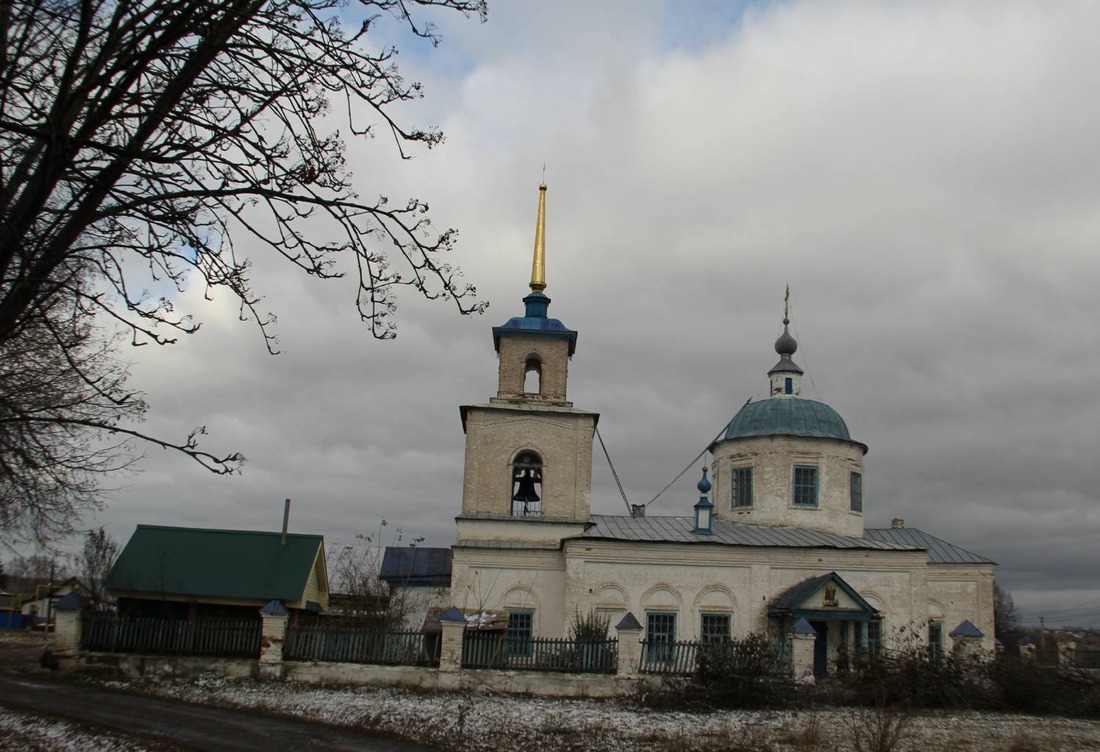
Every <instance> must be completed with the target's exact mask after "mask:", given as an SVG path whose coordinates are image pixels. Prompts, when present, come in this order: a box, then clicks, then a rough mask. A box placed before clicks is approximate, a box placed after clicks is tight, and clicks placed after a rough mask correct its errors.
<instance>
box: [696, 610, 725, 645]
mask: <svg viewBox="0 0 1100 752" xmlns="http://www.w3.org/2000/svg"><path fill="white" fill-rule="evenodd" d="M732 622H733V619H732V617H731V616H730V615H729V614H702V615H701V616H700V624H699V639H700V641H702V642H708V643H721V642H729V640H730V634H731V632H730V629H731V625H732Z"/></svg>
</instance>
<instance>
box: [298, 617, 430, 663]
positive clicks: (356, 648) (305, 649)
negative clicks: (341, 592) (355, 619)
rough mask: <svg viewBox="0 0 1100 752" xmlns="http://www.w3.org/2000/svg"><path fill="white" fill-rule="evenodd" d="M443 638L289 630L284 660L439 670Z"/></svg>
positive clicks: (335, 629)
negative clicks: (417, 667)
mask: <svg viewBox="0 0 1100 752" xmlns="http://www.w3.org/2000/svg"><path fill="white" fill-rule="evenodd" d="M439 647H440V636H439V635H429V634H424V633H423V632H384V631H379V630H365V629H356V628H354V627H332V626H308V627H287V631H286V642H285V643H284V644H283V658H284V659H285V660H288V661H338V662H344V663H373V664H378V665H383V666H438V665H439Z"/></svg>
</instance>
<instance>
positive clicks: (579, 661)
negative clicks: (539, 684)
mask: <svg viewBox="0 0 1100 752" xmlns="http://www.w3.org/2000/svg"><path fill="white" fill-rule="evenodd" d="M618 648H619V641H618V640H599V641H593V642H580V641H574V640H570V639H566V638H554V637H529V638H522V639H509V638H508V637H506V636H505V633H503V632H467V633H466V634H465V635H464V636H463V640H462V667H463V668H501V669H519V670H524V671H556V672H562V673H573V674H613V673H615V672H616V670H617V669H618V660H619V658H618V654H619V653H618Z"/></svg>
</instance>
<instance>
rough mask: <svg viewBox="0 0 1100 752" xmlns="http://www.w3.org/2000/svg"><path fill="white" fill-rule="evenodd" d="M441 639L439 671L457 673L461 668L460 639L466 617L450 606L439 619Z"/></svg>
mask: <svg viewBox="0 0 1100 752" xmlns="http://www.w3.org/2000/svg"><path fill="white" fill-rule="evenodd" d="M439 626H440V628H441V629H442V630H443V637H442V640H441V642H440V647H439V670H440V671H458V670H459V669H461V668H462V638H463V636H464V635H465V634H466V617H465V616H463V615H462V612H461V611H459V610H458V609H457V608H455V607H454V606H451V607H450V608H448V609H447V610H446V611H444V612H443V614H442V615H440V617H439Z"/></svg>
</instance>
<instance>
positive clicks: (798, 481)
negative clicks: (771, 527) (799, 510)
mask: <svg viewBox="0 0 1100 752" xmlns="http://www.w3.org/2000/svg"><path fill="white" fill-rule="evenodd" d="M791 501H792V503H793V504H795V506H800V507H816V506H817V468H816V467H810V466H805V465H795V468H794V493H793V498H792V499H791Z"/></svg>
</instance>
